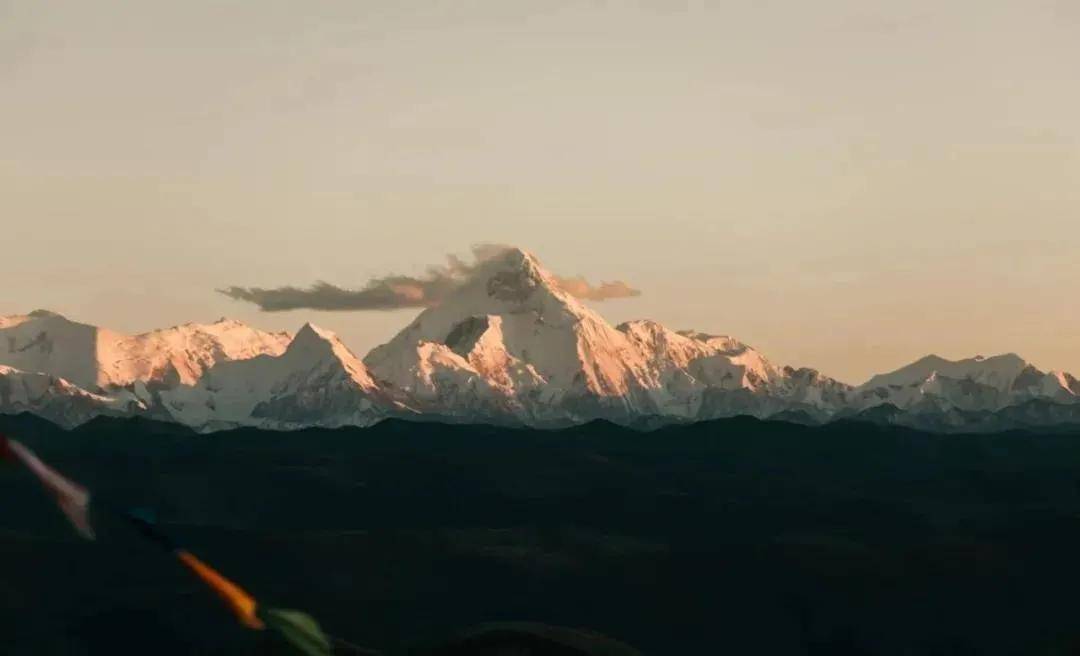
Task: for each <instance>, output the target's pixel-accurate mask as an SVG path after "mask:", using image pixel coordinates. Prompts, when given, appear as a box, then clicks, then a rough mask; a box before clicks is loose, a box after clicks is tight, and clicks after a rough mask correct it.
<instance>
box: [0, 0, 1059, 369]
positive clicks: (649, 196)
mask: <svg viewBox="0 0 1080 656" xmlns="http://www.w3.org/2000/svg"><path fill="white" fill-rule="evenodd" d="M534 4H535V3H514V2H475V3H468V4H467V5H462V6H458V5H455V4H439V3H426V5H427V6H426V7H421V6H419V5H417V6H413V7H412V8H410V7H408V6H405V3H389V2H368V3H356V4H353V3H348V4H339V3H329V2H309V3H285V2H263V3H250V4H248V3H216V2H209V1H208V0H194V1H192V2H187V3H182V4H178V3H164V2H145V3H139V4H135V5H130V4H127V3H119V2H108V1H107V2H101V3H94V4H93V5H92V6H91V5H78V4H72V3H64V2H56V1H50V0H44V1H37V2H29V1H7V2H3V1H0V140H2V142H3V144H4V154H5V156H4V157H3V158H0V199H2V201H0V202H2V205H0V213H2V215H3V216H4V217H5V219H4V237H5V240H4V245H5V247H6V248H5V250H4V255H3V257H0V277H2V278H3V280H4V292H5V293H4V294H3V296H2V297H0V315H3V314H15V313H23V312H28V311H31V310H34V309H36V308H46V309H50V310H54V311H57V312H60V313H62V314H65V315H67V316H69V317H71V318H73V319H77V320H81V321H85V322H88V323H94V324H99V325H103V326H107V327H111V328H115V329H117V330H121V331H125V332H141V331H145V330H149V329H152V328H157V327H163V326H168V325H174V324H179V323H183V322H186V321H213V320H215V319H217V318H218V317H220V316H231V317H235V318H238V319H241V320H243V321H246V322H249V323H251V324H253V325H255V326H258V327H261V328H266V329H273V330H280V329H287V330H291V331H295V330H296V329H297V328H298V327H299V326H300V325H302V324H303V323H304V322H305V321H309V320H310V321H313V322H314V323H317V324H319V325H322V326H325V327H326V328H329V329H331V330H334V331H336V332H338V333H339V334H340V335H341V336H342V337H343V339H344V340H345V341H346V343H347V344H348V345H349V346H350V347H351V348H352V349H353V350H355V351H356V352H358V353H366V352H367V351H368V350H369V349H370V348H371V347H373V346H375V345H376V344H378V343H381V342H382V341H385V340H386V339H388V338H389V337H390V336H391V335H393V334H394V333H395V332H396V331H397V330H398V329H399V328H401V327H402V326H404V325H405V324H406V323H407V322H408V320H409V319H410V318H411V317H412V315H414V314H415V313H417V312H418V311H419V310H418V309H411V310H394V311H382V310H379V311H355V312H330V313H323V312H313V311H305V310H297V311H292V312H284V313H261V312H259V311H258V310H257V309H256V308H254V307H253V306H250V305H248V304H244V303H240V302H237V301H234V300H231V299H229V298H227V297H225V296H223V295H222V294H219V293H217V292H216V291H215V290H216V289H221V288H225V287H228V286H232V285H237V286H242V287H252V286H259V287H278V286H286V285H292V286H307V285H310V284H312V283H314V282H316V281H319V280H325V281H327V282H330V283H332V284H335V285H340V286H342V287H348V288H356V287H361V286H363V285H364V284H365V283H366V282H367V281H369V280H370V279H372V278H377V277H381V276H387V275H390V274H404V275H418V274H422V273H423V272H424V270H425V269H426V267H428V266H430V265H432V264H437V263H439V262H443V261H444V260H445V256H446V255H447V254H448V253H458V254H464V253H467V252H468V249H469V247H470V246H471V245H472V244H475V243H482V242H497V243H508V244H513V245H516V246H520V247H522V248H526V249H528V250H530V251H532V252H534V253H536V254H537V255H538V257H539V258H540V259H541V260H542V261H543V262H544V264H545V265H546V266H547V267H548V268H550V269H551V270H552V271H553V272H555V273H557V274H559V275H560V276H567V277H570V276H577V275H582V276H584V277H586V278H587V279H588V280H589V281H591V282H593V283H600V282H603V281H611V280H624V281H625V282H626V283H628V284H629V285H631V286H632V287H634V288H636V289H639V290H640V291H641V295H640V296H637V297H631V298H621V299H614V300H609V301H606V302H604V303H598V304H597V303H590V306H591V307H593V308H595V309H596V310H597V311H599V312H600V313H601V314H603V315H604V316H605V317H606V318H608V319H609V320H611V321H612V322H613V323H618V322H621V321H624V320H629V319H637V318H650V319H654V320H657V321H659V322H661V323H663V324H665V325H668V326H669V327H671V328H673V329H690V328H692V329H697V330H702V331H707V332H714V333H725V334H730V335H733V336H735V337H737V338H739V339H741V340H743V341H745V342H747V343H749V344H752V345H754V346H755V347H756V348H758V349H760V350H761V351H762V352H763V353H764V354H765V355H767V356H768V357H769V358H770V359H771V360H773V361H774V362H776V363H779V364H791V365H794V366H810V367H814V368H816V369H819V370H821V371H822V372H824V373H826V374H828V375H830V376H834V377H836V378H838V379H840V380H844V381H846V382H851V383H860V382H863V381H864V380H866V379H867V378H868V377H869V376H870V375H871V374H874V373H879V372H882V371H886V370H891V369H895V368H897V367H899V366H902V365H904V364H907V363H909V362H911V361H913V360H915V359H918V358H920V357H922V356H925V355H927V354H928V353H937V354H939V355H942V356H944V357H948V358H964V357H970V356H974V355H976V354H982V355H986V356H989V355H994V354H998V353H1006V352H1015V353H1018V354H1020V355H1021V356H1023V357H1025V358H1027V359H1029V360H1031V361H1032V362H1033V363H1035V364H1036V365H1037V366H1039V367H1041V368H1043V369H1064V370H1066V371H1072V372H1074V373H1080V340H1078V339H1077V338H1075V337H1074V336H1073V335H1072V334H1071V331H1070V328H1071V327H1073V326H1075V325H1078V322H1080V304H1077V303H1076V302H1075V301H1072V300H1070V299H1074V298H1076V297H1077V295H1078V294H1080V261H1078V259H1077V257H1076V254H1077V253H1078V252H1080V250H1078V249H1080V211H1078V210H1080V122H1078V121H1077V120H1076V117H1077V116H1080V85H1077V84H1076V80H1077V79H1078V78H1080V5H1077V4H1076V3H1072V2H1066V1H1065V0H1061V1H1047V2H1021V1H1019V0H1016V1H1001V2H975V1H974V0H963V1H958V2H953V3H949V5H948V6H944V7H943V6H939V3H934V2H929V1H924V0H915V1H913V2H907V3H892V2H856V1H855V0H825V1H823V2H820V3H814V4H807V3H795V2H722V3H715V4H712V5H710V6H709V7H708V8H701V7H695V8H686V9H680V10H672V9H671V8H670V3H661V2H642V3H637V4H635V5H634V6H620V7H604V6H601V5H599V4H582V3H563V2H552V3H545V9H543V10H538V9H536V8H535V7H534V6H533V5H534Z"/></svg>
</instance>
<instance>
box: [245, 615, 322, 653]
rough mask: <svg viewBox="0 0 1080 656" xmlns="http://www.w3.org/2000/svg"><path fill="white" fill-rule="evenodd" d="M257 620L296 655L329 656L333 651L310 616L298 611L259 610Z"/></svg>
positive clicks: (317, 624)
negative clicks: (276, 635) (285, 643)
mask: <svg viewBox="0 0 1080 656" xmlns="http://www.w3.org/2000/svg"><path fill="white" fill-rule="evenodd" d="M257 613H258V616H259V619H260V620H262V621H263V623H264V624H266V627H267V628H268V629H273V630H274V631H277V632H278V633H280V634H281V636H282V637H283V638H285V640H287V641H288V643H289V644H290V645H292V646H293V647H294V648H295V649H296V651H297V653H300V654H305V656H331V654H333V652H334V650H333V647H332V646H331V645H330V640H329V639H328V638H327V637H326V635H325V634H324V633H323V632H322V629H320V628H319V623H318V622H316V621H315V620H314V619H313V618H312V617H311V616H310V615H308V614H306V613H301V612H300V611H298V610H286V609H283V608H265V609H264V608H259V609H258V611H257Z"/></svg>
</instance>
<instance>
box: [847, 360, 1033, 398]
mask: <svg viewBox="0 0 1080 656" xmlns="http://www.w3.org/2000/svg"><path fill="white" fill-rule="evenodd" d="M1028 367H1030V365H1029V364H1028V363H1027V362H1025V361H1024V359H1023V358H1021V357H1020V356H1018V355H1016V354H1014V353H1007V354H1005V355H997V356H994V357H990V358H984V357H982V356H975V357H974V358H968V359H966V360H946V359H945V358H942V357H940V356H937V355H928V356H926V357H925V358H922V359H920V360H917V361H915V362H913V363H911V364H909V365H907V366H906V367H901V368H900V369H897V370H896V371H893V372H890V373H887V374H879V375H877V376H874V377H873V378H871V379H870V380H869V381H867V382H866V383H865V384H863V385H861V386H860V388H861V389H873V388H877V387H905V386H909V385H913V384H921V383H923V382H925V381H927V380H928V379H930V378H931V377H933V376H944V377H946V378H952V379H957V380H961V379H962V380H973V381H975V382H978V383H980V384H983V385H988V386H991V387H994V388H996V389H1000V390H1007V389H1009V387H1011V386H1012V384H1013V381H1015V380H1016V378H1017V377H1018V376H1019V375H1020V374H1021V373H1022V372H1023V371H1024V370H1025V369H1026V368H1028Z"/></svg>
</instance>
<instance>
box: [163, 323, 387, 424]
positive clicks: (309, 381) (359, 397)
mask: <svg viewBox="0 0 1080 656" xmlns="http://www.w3.org/2000/svg"><path fill="white" fill-rule="evenodd" d="M158 402H159V405H161V406H163V407H164V410H165V411H166V412H167V413H168V414H169V415H170V416H171V417H172V418H174V419H176V420H177V421H179V422H181V423H184V424H187V425H189V426H195V427H197V428H201V429H213V428H223V427H229V426H262V427H266V428H298V427H302V426H344V425H361V426H362V425H367V424H370V423H372V422H374V421H377V420H378V419H381V418H383V417H385V416H387V415H388V414H391V413H393V412H396V411H405V410H406V406H405V405H404V404H403V403H400V402H398V401H396V400H393V399H391V398H390V397H389V396H388V395H386V394H385V393H384V392H383V391H382V390H381V389H380V388H379V386H378V385H377V384H376V383H375V381H374V380H373V379H372V377H371V375H370V374H369V373H368V370H367V367H365V366H364V364H363V363H362V362H360V360H359V359H358V358H357V357H356V356H355V355H354V354H353V353H352V352H351V351H350V350H349V349H348V348H346V347H345V345H344V344H342V343H341V340H339V339H338V337H337V336H336V335H334V334H333V333H331V332H329V331H326V330H323V329H321V328H318V327H316V326H313V325H311V324H306V325H305V326H304V327H303V328H301V329H300V331H299V332H298V333H297V334H296V337H294V338H293V339H292V341H291V342H290V343H289V344H288V346H287V348H285V350H284V352H282V353H280V354H278V355H271V354H260V355H257V356H255V357H252V358H248V359H244V360H229V361H222V362H219V363H217V364H215V365H214V366H212V367H210V368H209V369H207V370H206V371H205V372H204V374H203V376H202V377H201V378H200V379H199V381H198V383H197V384H196V385H194V386H178V387H174V388H172V389H167V390H163V391H161V392H160V393H159V394H158Z"/></svg>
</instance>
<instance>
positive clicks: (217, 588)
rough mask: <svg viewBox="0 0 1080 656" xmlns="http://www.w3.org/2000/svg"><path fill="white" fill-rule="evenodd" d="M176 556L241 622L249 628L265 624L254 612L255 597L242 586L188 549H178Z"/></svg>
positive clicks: (259, 627) (262, 626)
mask: <svg viewBox="0 0 1080 656" xmlns="http://www.w3.org/2000/svg"><path fill="white" fill-rule="evenodd" d="M176 557H177V558H179V559H180V562H182V563H184V565H186V566H187V568H188V569H190V570H191V571H192V572H194V573H195V575H196V576H198V577H199V578H200V579H202V580H203V582H204V583H206V585H208V586H210V588H211V589H213V591H214V592H216V593H217V594H218V596H219V597H221V599H222V600H224V602H225V603H226V605H228V606H229V609H230V610H232V612H233V614H234V615H236V619H238V620H240V623H241V624H243V625H244V626H246V627H248V628H249V629H262V628H264V627H265V626H266V625H265V624H263V622H262V620H260V619H259V618H258V616H257V615H256V613H255V606H256V604H255V599H254V598H253V597H252V596H251V595H250V594H248V593H247V592H246V591H245V590H244V589H243V588H241V587H240V586H238V585H236V584H235V583H233V582H232V581H230V580H229V579H227V578H225V577H224V576H222V575H221V574H219V573H218V571H217V570H215V569H214V568H212V567H210V566H209V565H207V564H206V563H204V562H203V561H201V560H199V559H198V558H196V557H195V556H194V555H193V554H192V553H191V552H189V551H185V550H183V549H178V550H177V551H176Z"/></svg>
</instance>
